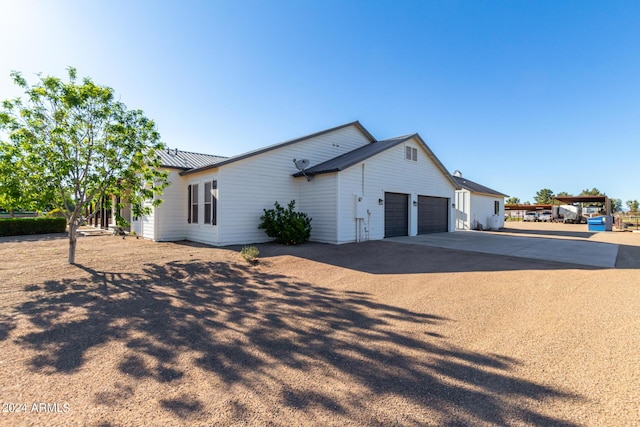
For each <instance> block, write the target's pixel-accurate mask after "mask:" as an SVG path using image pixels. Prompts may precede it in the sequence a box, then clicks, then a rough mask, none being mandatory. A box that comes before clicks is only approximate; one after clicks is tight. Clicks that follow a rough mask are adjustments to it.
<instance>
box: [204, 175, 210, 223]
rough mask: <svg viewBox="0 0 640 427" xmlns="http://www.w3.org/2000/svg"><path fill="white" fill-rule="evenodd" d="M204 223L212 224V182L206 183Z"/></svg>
mask: <svg viewBox="0 0 640 427" xmlns="http://www.w3.org/2000/svg"><path fill="white" fill-rule="evenodd" d="M204 223H205V224H210V223H211V182H210V181H207V182H205V183H204Z"/></svg>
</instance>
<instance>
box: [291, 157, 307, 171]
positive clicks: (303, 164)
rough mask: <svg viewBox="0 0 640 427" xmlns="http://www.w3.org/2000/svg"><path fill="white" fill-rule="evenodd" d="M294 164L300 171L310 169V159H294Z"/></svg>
mask: <svg viewBox="0 0 640 427" xmlns="http://www.w3.org/2000/svg"><path fill="white" fill-rule="evenodd" d="M293 163H294V164H295V165H296V167H297V168H298V170H299V171H303V170H305V169H306V168H308V167H309V160H308V159H299V160H297V159H293Z"/></svg>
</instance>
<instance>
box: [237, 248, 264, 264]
mask: <svg viewBox="0 0 640 427" xmlns="http://www.w3.org/2000/svg"><path fill="white" fill-rule="evenodd" d="M240 255H242V257H243V258H244V259H245V260H247V261H248V262H255V261H256V259H257V258H258V255H260V251H259V250H258V248H256V247H255V246H253V245H251V246H245V247H244V248H242V250H241V251H240Z"/></svg>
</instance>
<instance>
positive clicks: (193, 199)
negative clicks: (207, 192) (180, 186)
mask: <svg viewBox="0 0 640 427" xmlns="http://www.w3.org/2000/svg"><path fill="white" fill-rule="evenodd" d="M189 187H191V188H190V190H191V191H190V192H189V196H190V197H189V200H190V203H189V204H190V208H191V209H190V210H189V213H190V214H191V217H190V219H191V221H189V222H190V223H192V224H197V223H198V184H193V185H190V186H189Z"/></svg>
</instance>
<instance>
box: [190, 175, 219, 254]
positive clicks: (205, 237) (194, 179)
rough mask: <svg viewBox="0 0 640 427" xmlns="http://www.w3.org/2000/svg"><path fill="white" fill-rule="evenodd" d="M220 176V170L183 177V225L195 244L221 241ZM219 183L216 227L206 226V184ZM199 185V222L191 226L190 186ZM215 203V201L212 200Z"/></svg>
mask: <svg viewBox="0 0 640 427" xmlns="http://www.w3.org/2000/svg"><path fill="white" fill-rule="evenodd" d="M220 176H221V173H220V172H218V170H216V169H213V170H211V171H209V172H207V173H202V174H197V175H187V176H184V177H182V178H183V180H184V184H183V193H184V202H183V206H184V217H183V218H184V219H183V223H184V224H185V226H184V227H185V235H186V238H187V239H188V240H191V241H194V242H201V243H208V244H212V245H215V244H218V241H219V240H220ZM214 180H216V181H218V203H217V210H218V217H217V222H216V225H212V224H211V223H207V224H205V222H204V184H205V182H207V181H209V182H211V181H214ZM195 184H198V222H197V223H195V222H191V223H190V224H189V223H188V222H187V215H188V212H187V204H188V201H189V200H188V197H189V195H188V189H189V185H195ZM212 201H213V200H212Z"/></svg>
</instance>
